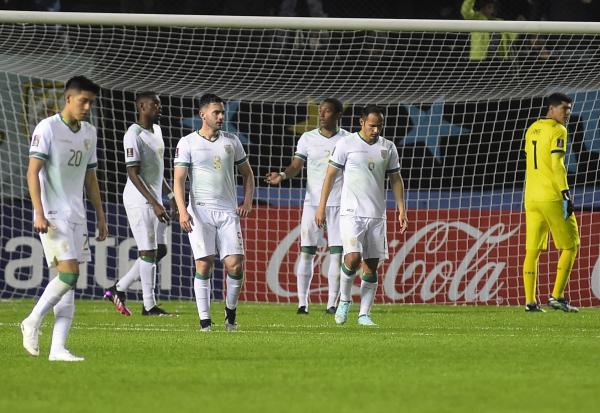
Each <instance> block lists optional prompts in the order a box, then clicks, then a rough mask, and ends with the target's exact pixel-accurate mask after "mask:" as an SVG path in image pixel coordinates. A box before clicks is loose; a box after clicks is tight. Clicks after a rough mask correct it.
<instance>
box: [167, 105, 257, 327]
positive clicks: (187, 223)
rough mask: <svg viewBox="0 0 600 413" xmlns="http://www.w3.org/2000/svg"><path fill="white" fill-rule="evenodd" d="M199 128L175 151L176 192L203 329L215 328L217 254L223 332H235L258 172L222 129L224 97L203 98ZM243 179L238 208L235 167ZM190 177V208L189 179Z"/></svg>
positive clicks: (181, 141) (231, 136)
mask: <svg viewBox="0 0 600 413" xmlns="http://www.w3.org/2000/svg"><path fill="white" fill-rule="evenodd" d="M199 103H200V105H199V106H200V108H199V109H200V110H199V112H200V118H201V119H202V127H201V128H200V130H198V131H195V132H193V133H190V134H189V135H187V136H184V137H183V138H181V140H180V141H179V143H178V144H177V149H176V150H175V160H174V162H175V173H174V175H175V177H174V184H173V190H174V193H175V200H176V202H177V207H178V210H179V224H180V225H181V228H182V229H183V231H185V232H187V233H188V236H189V239H190V244H191V247H192V251H193V253H194V259H195V267H196V273H195V276H194V294H195V296H196V305H197V308H198V315H199V317H200V329H201V331H210V330H211V328H212V327H211V325H212V321H211V317H210V292H211V289H210V278H211V274H212V268H213V264H214V258H215V255H217V254H218V255H219V257H220V258H221V260H222V261H223V264H224V267H225V270H226V272H227V276H226V280H225V282H226V286H227V294H226V299H225V329H226V330H227V331H234V330H236V329H237V323H236V308H237V303H238V299H239V296H240V291H241V288H242V283H243V277H244V244H243V238H242V231H241V226H240V217H246V216H248V214H249V213H250V211H251V210H252V197H253V193H254V173H253V172H252V168H251V167H250V164H249V163H248V159H247V157H246V152H245V151H244V148H243V147H242V144H241V142H240V140H239V138H238V137H237V136H236V135H234V134H232V133H228V132H224V131H222V130H221V128H222V126H223V121H224V119H225V105H224V102H223V99H221V98H220V97H218V96H217V95H214V94H206V95H203V96H202V97H201V98H200V102H199ZM236 166H237V168H238V172H239V173H240V175H241V176H242V178H243V187H244V202H243V204H242V205H241V206H239V207H238V202H237V196H236V185H235V183H236V181H235V167H236ZM188 175H189V177H190V181H191V182H190V196H189V204H188V207H187V209H186V206H185V180H186V178H187V177H188Z"/></svg>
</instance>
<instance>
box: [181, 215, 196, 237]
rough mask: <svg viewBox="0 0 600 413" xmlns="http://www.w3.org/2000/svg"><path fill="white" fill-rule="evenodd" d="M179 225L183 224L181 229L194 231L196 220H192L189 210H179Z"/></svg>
mask: <svg viewBox="0 0 600 413" xmlns="http://www.w3.org/2000/svg"><path fill="white" fill-rule="evenodd" d="M179 225H181V229H182V230H183V232H192V225H194V220H192V216H191V215H190V214H189V213H188V212H187V211H185V212H183V211H180V212H179Z"/></svg>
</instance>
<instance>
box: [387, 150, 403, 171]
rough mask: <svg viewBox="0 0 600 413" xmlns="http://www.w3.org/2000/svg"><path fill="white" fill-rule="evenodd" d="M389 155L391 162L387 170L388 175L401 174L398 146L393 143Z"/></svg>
mask: <svg viewBox="0 0 600 413" xmlns="http://www.w3.org/2000/svg"><path fill="white" fill-rule="evenodd" d="M388 154H389V155H388V156H389V161H388V166H387V169H386V170H385V173H386V175H390V174H395V173H398V172H400V157H399V156H398V148H396V145H394V144H393V143H392V144H391V145H390V150H389V151H388Z"/></svg>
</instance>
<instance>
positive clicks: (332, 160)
mask: <svg viewBox="0 0 600 413" xmlns="http://www.w3.org/2000/svg"><path fill="white" fill-rule="evenodd" d="M346 158H347V150H346V145H344V141H343V140H342V139H340V140H339V141H337V143H336V144H335V146H334V147H333V152H332V153H331V156H330V157H329V165H331V166H333V167H335V168H337V169H344V167H345V166H346Z"/></svg>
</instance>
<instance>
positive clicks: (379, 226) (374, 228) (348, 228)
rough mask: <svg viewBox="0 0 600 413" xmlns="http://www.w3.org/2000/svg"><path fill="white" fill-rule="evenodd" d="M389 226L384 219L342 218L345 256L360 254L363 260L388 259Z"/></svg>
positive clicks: (343, 216)
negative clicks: (352, 253) (354, 253)
mask: <svg viewBox="0 0 600 413" xmlns="http://www.w3.org/2000/svg"><path fill="white" fill-rule="evenodd" d="M386 228H387V225H386V220H385V219H383V218H364V217H355V216H352V215H342V216H341V217H340V231H341V233H342V245H343V247H344V255H346V254H349V253H351V252H360V253H361V255H362V259H363V260H366V259H369V258H378V259H380V260H387V259H388V248H387V230H386Z"/></svg>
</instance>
